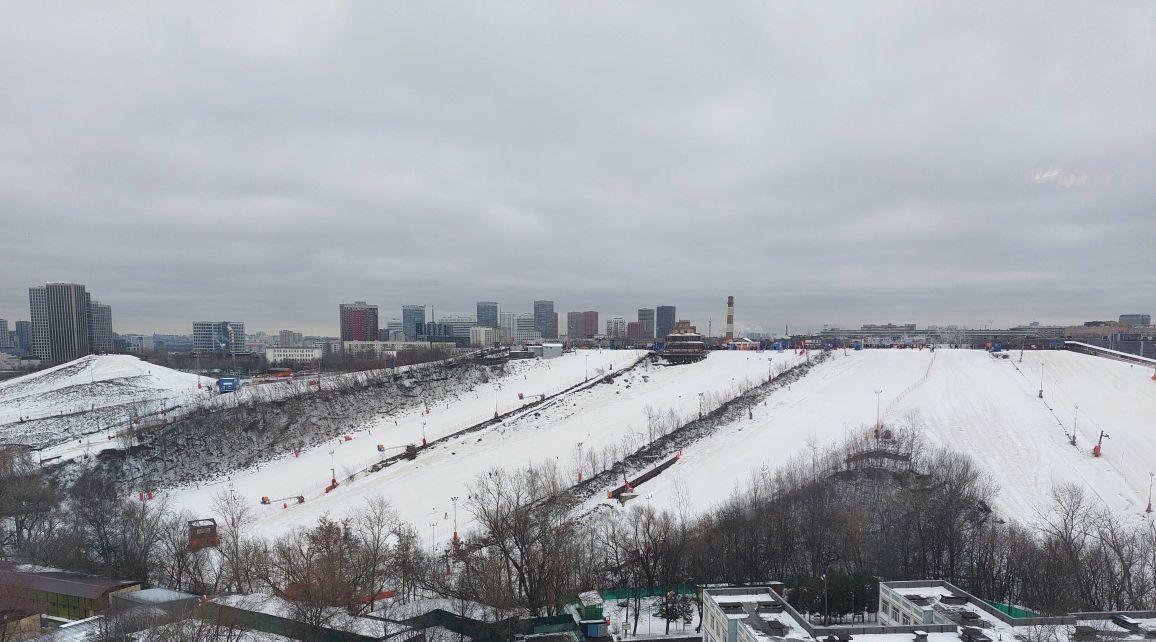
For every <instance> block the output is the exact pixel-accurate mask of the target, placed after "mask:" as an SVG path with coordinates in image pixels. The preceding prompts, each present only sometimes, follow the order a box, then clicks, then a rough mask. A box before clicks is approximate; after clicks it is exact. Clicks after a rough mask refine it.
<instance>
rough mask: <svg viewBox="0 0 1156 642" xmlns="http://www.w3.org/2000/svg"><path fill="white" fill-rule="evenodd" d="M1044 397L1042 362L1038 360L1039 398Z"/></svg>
mask: <svg viewBox="0 0 1156 642" xmlns="http://www.w3.org/2000/svg"><path fill="white" fill-rule="evenodd" d="M1043 398H1044V362H1043V361H1041V362H1040V399H1043Z"/></svg>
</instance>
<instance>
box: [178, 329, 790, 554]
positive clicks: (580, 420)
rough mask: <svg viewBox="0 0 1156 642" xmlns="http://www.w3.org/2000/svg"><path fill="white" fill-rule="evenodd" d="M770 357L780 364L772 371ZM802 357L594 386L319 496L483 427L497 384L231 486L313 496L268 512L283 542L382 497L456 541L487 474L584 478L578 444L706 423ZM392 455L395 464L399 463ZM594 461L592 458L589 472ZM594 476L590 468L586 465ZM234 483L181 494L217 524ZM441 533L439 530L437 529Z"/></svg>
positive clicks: (507, 396) (576, 376)
mask: <svg viewBox="0 0 1156 642" xmlns="http://www.w3.org/2000/svg"><path fill="white" fill-rule="evenodd" d="M644 354H645V353H643V352H637V351H601V352H599V351H595V350H589V351H579V352H577V353H573V354H568V355H565V356H563V357H560V358H558V359H551V360H535V361H526V362H511V364H510V366H511V367H512V368H513V369H514V372H513V374H510V375H507V376H505V377H503V378H502V379H500V380H499V381H500V383H501V384H502V388H501V390H499V391H498V392H497V399H498V404H499V409H500V410H501V411H502V412H503V413H505V412H508V411H511V410H515V409H517V408H518V407H519V404H520V403H522V402H519V400H518V399H517V394H518V393H519V392H523V393H526V395H527V399H526V401H527V402H528V401H529V400H530V399H529V395H531V394H535V393H546V394H553V393H556V392H559V391H561V390H564V389H566V388H568V387H570V386H573V385H574V384H578V383H581V382H583V381H584V379H585V376H586V372H587V370H586V360H587V358H588V359H589V372H590V373H591V378H592V380H593V378H594V373H595V371H596V370H598V369H605V371H609V366H611V365H613V366H614V368H615V369H621V368H623V367H626V366H629V365H630V364H632V363H634V362H635V361H636V360H638V359H639V358H640V357H642V356H643V355H644ZM768 358H770V359H772V361H768ZM802 358H803V357H801V356H797V355H793V354H791V353H784V354H778V353H754V352H749V353H742V352H716V353H713V354H711V355H710V357H708V358H707V359H705V360H703V361H700V362H698V363H695V364H689V365H682V366H650V365H649V364H648V363H646V364H643V365H639V366H638V367H637V368H636V369H635V370H634V371H632V372H630V373H627V374H626V375H624V376H622V377H620V378H618V379H616V380H615V382H614V384H613V385H602V384H600V385H594V386H592V387H589V388H588V389H582V390H577V391H573V392H570V393H567V394H566V395H564V396H562V397H560V398H558V399H555V400H551V401H550V402H547V404H544V405H543V406H539V407H537V408H534V409H532V410H529V411H527V412H525V413H522V414H520V415H517V416H514V417H509V418H507V419H505V420H504V421H503V422H502V423H501V424H498V425H494V426H489V427H486V428H485V429H482V430H480V431H477V432H472V433H469V434H467V435H464V436H462V437H459V438H455V439H453V440H452V441H450V442H448V443H443V444H439V445H437V446H433V447H431V448H430V449H428V450H425V451H423V452H421V453H420V454H419V456H418V458H417V459H416V460H415V461H412V462H411V461H401V462H398V463H396V464H394V465H392V466H390V467H388V468H386V469H384V470H382V471H381V472H378V473H370V474H367V475H365V476H360V477H358V478H357V479H355V480H353V481H351V482H348V483H343V484H342V485H341V486H340V487H338V488H337V489H336V490H334V491H333V492H332V493H329V494H325V495H321V494H319V493H318V491H320V489H321V487H322V486H324V485H325V484H326V483H327V481H328V480H329V469H330V451H332V452H333V455H332V456H333V461H334V465H335V468H336V469H337V473H338V476H339V477H341V475H342V472H343V470H345V469H347V468H349V469H351V470H352V469H354V468H358V467H365V466H368V465H370V464H372V463H373V462H375V461H377V460H378V459H379V458H380V454H379V453H377V451H376V445H377V444H379V443H380V444H383V445H387V446H395V445H402V444H405V443H420V441H421V430H422V422H425V424H426V426H425V430H426V434H427V437H428V438H429V439H430V440H432V439H434V438H437V437H441V436H443V435H447V434H450V433H453V432H455V431H457V430H460V429H462V428H464V427H466V426H468V425H471V424H474V423H478V422H480V421H484V420H485V419H487V418H489V417H492V416H493V413H494V401H495V399H494V394H495V393H494V391H493V390H492V389H488V388H489V387H490V386H489V385H484V386H482V389H477V390H475V394H474V396H473V398H472V399H471V398H470V397H471V396H470V395H469V394H467V395H464V396H463V399H462V400H460V401H458V402H456V403H447V404H444V405H441V406H437V407H434V408H432V409H431V411H430V414H428V415H423V414H421V413H420V409H419V411H417V412H410V413H407V414H403V415H401V416H399V417H397V418H396V421H397V423H396V425H395V424H394V418H387V419H383V420H381V421H378V422H376V423H375V424H373V425H371V426H367V427H366V430H365V432H362V433H356V437H355V439H354V440H353V441H351V442H333V445H332V446H327V447H322V448H317V449H314V450H312V451H309V452H305V453H302V454H301V457H300V459H295V458H294V457H293V456H292V455H288V456H287V457H285V458H282V459H281V460H279V461H278V462H277V463H276V465H273V466H263V467H262V469H261V470H260V471H252V472H245V473H237V474H234V475H233V476H232V480H231V483H232V484H233V486H234V488H235V489H236V490H237V492H238V493H240V494H242V495H243V496H245V497H248V498H252V499H253V501H254V505H256V502H257V500H258V498H260V497H261V496H269V497H271V498H273V499H277V498H281V497H292V496H295V495H300V494H306V493H312V496H310V497H308V498H307V501H306V502H305V503H304V504H300V505H297V504H294V503H289V508H288V509H285V508H282V504H281V503H277V502H274V503H273V505H271V506H263V507H260V508H259V509H258V513H259V519H260V521H261V525H260V528H261V530H262V531H264V532H267V533H276V532H283V531H284V530H286V529H289V528H291V527H292V526H294V525H304V524H311V523H314V522H315V521H316V520H317V518H318V517H320V516H321V515H322V514H325V513H331V514H333V515H338V516H339V515H342V514H345V513H348V512H349V511H351V510H354V509H356V508H358V507H360V506H362V505H364V502H365V499H366V498H367V497H369V496H373V495H378V494H380V495H382V496H384V497H385V498H386V499H388V500H389V501H390V502H391V503H392V504H393V506H394V508H395V509H397V511H398V513H399V515H400V517H401V518H402V519H404V520H406V521H408V522H410V523H412V524H414V525H415V526H417V527H418V528H419V529H421V530H423V531H425V529H427V528H429V531H425V532H429V533H430V535H431V537H433V538H434V539H435V540H446V539H448V538H449V537H450V536H451V534H452V531H453V504H452V501H451V499H450V498H451V497H454V496H457V497H459V498H460V499H459V501H458V522H459V529H460V530H462V531H463V532H464V531H465V530H467V529H468V528H469V525H470V522H471V520H472V516H470V515H469V513H468V511H467V510H466V497H467V495H468V490H467V486H468V484H469V482H470V481H471V480H472V479H473V478H474V477H475V476H477V475H479V474H482V473H484V472H485V471H487V470H490V469H492V468H494V467H516V466H521V465H524V464H527V463H530V462H535V463H537V462H542V461H546V460H551V459H552V460H554V461H556V462H557V463H558V465H559V467H560V468H561V469H562V470H563V471H564V472H566V473H569V474H572V475H574V476H575V478H576V477H577V469H576V463H575V462H576V459H577V454H578V449H577V445H578V443H579V442H581V443H582V444H583V449H584V450H585V449H590V448H597V449H599V450H601V449H602V448H603V447H605V446H607V445H610V444H619V443H621V442H622V440H623V439H624V438H630V439H632V440H633V441H634V442H635V443H638V445H642V443H644V442H645V439H644V436H645V435H646V431H647V418H646V408H647V407H648V406H650V407H652V408H654V409H656V410H658V411H662V412H667V411H668V410H671V409H673V410H674V411H675V412H676V413H678V414H680V415H682V416H684V417H686V418H690V417H695V416H697V413H698V409H699V403H700V402H699V394H698V393H700V392H703V393H708V394H716V393H717V394H727V395H728V396H733V395H730V391H732V390H733V389H734V388H736V387H737V386H740V385H742V384H743V383H744V382H745V381H746V380H748V379H749V380H750V381H752V382H755V383H758V382H762V381H764V380H765V379H766V377H767V376H768V371H769V367H768V365H769V364H770V365H776V366H777V365H779V364H780V363H787V364H790V363H795V362H797V361H798V360H801V359H802ZM394 452H396V451H395V450H394V451H388V452H387V453H386V454H393V453H394ZM585 460H586V457H583V461H585ZM584 470H585V474H586V475H589V474H590V471H591V468H590V467H589V464H588V463H587V464H584ZM225 483H226V480H222V482H221V483H219V484H217V485H214V486H208V487H206V486H203V485H202V487H201V488H199V489H198V488H186V489H182V490H178V491H175V492H173V493H171V497H170V499H171V501H172V503H173V505H174V506H176V507H179V508H189V509H191V510H193V511H194V512H198V513H204V514H209V512H211V505H212V498H213V495H214V494H215V493H216V492H218V491H219V490H220V489H221V488H223V487H224V485H225ZM430 524H433V526H432V527H430V526H429V525H430Z"/></svg>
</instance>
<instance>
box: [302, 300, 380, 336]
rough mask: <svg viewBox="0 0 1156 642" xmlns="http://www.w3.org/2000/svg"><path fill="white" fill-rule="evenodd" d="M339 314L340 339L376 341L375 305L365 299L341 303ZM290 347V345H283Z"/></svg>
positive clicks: (377, 327) (377, 326)
mask: <svg viewBox="0 0 1156 642" xmlns="http://www.w3.org/2000/svg"><path fill="white" fill-rule="evenodd" d="M338 310H339V313H340V315H341V340H342V341H377V336H378V329H379V328H380V326H379V325H378V321H377V306H376V305H370V304H368V303H366V302H365V301H354V302H353V303H342V304H341V305H340V306H339V307H338ZM283 347H290V346H283Z"/></svg>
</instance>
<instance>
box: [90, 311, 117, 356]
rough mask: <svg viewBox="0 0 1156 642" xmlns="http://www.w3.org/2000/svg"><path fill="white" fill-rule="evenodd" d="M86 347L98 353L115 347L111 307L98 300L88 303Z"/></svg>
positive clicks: (107, 351) (110, 350)
mask: <svg viewBox="0 0 1156 642" xmlns="http://www.w3.org/2000/svg"><path fill="white" fill-rule="evenodd" d="M88 347H89V349H90V350H92V352H95V353H98V354H99V353H102V352H103V353H109V352H112V351H113V350H114V349H115V348H116V346H115V345H114V341H113V338H112V307H110V306H107V305H104V304H103V303H101V302H100V301H89V304H88Z"/></svg>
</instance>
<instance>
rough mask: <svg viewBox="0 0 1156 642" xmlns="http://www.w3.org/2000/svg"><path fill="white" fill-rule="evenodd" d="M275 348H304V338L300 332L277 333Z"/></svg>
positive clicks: (284, 331) (286, 331) (283, 331)
mask: <svg viewBox="0 0 1156 642" xmlns="http://www.w3.org/2000/svg"><path fill="white" fill-rule="evenodd" d="M277 346H278V347H281V348H303V347H305V336H304V335H303V334H301V333H300V332H294V331H292V330H282V331H280V332H278V333H277Z"/></svg>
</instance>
